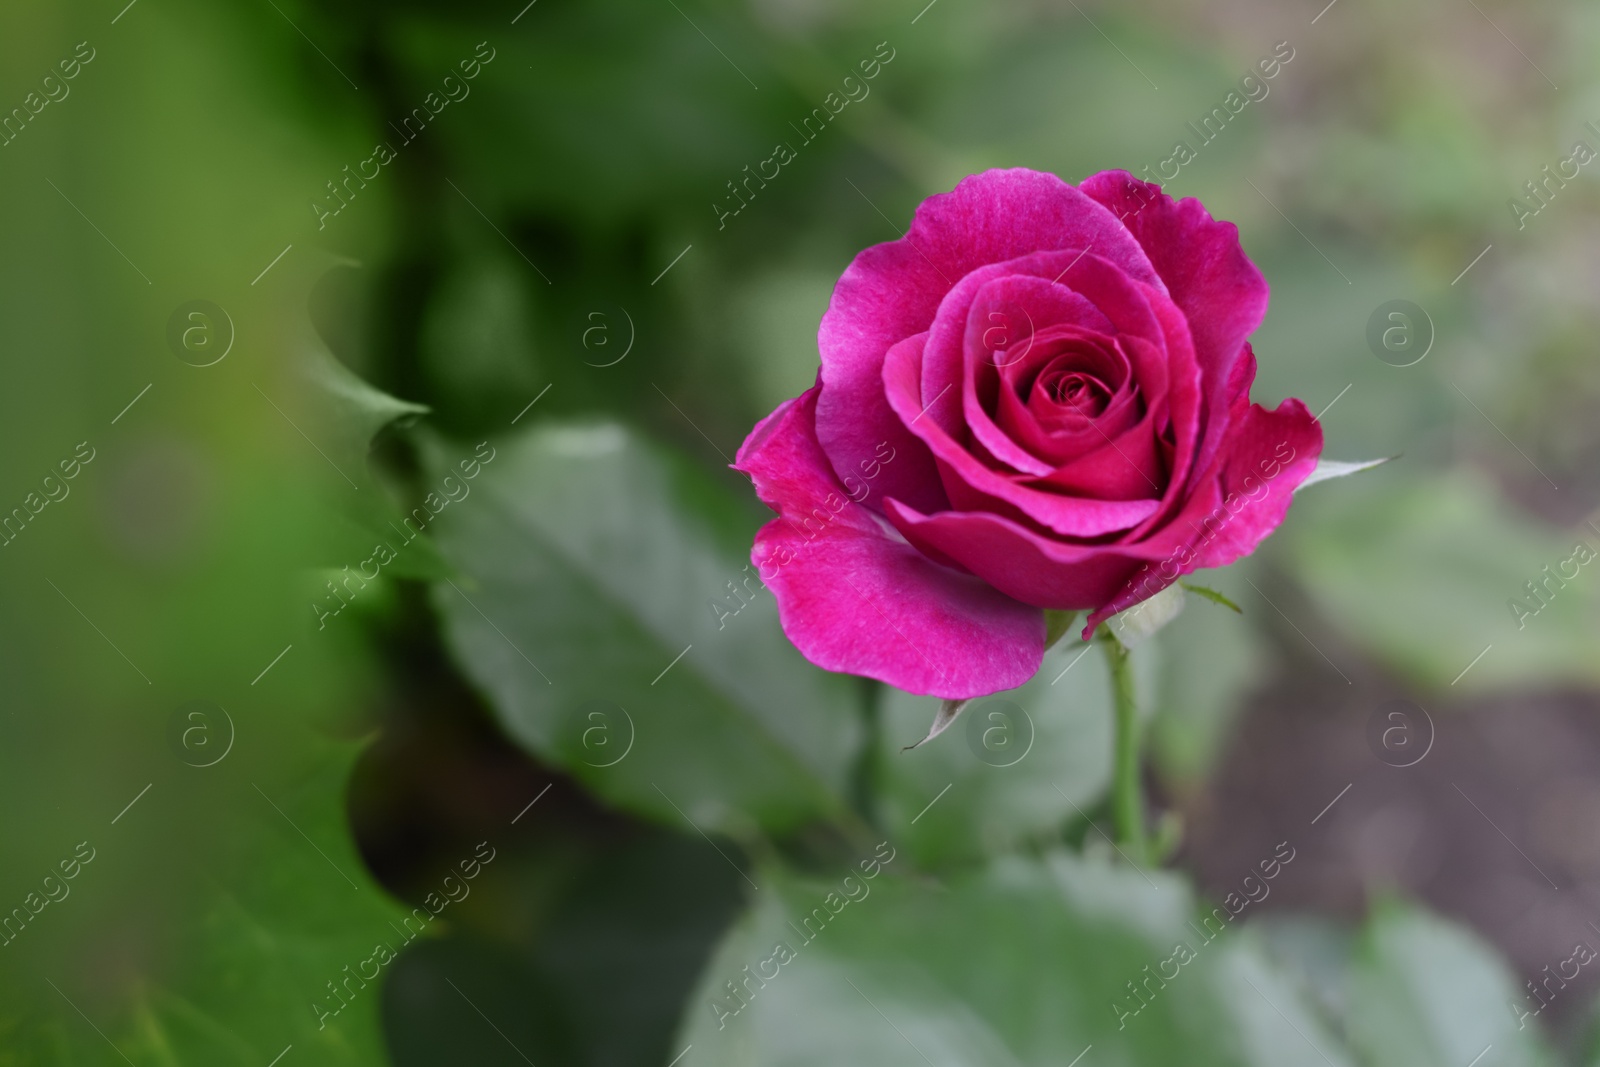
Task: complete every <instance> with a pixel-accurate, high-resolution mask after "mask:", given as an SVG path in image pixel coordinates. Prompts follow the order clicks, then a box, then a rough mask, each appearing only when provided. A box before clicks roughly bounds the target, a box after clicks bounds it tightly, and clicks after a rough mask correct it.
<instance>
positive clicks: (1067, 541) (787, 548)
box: [734, 170, 1322, 699]
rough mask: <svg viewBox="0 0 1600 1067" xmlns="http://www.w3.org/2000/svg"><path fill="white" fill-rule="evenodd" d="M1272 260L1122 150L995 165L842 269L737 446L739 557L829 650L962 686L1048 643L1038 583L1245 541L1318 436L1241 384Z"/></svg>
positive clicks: (1077, 586)
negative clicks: (809, 346)
mask: <svg viewBox="0 0 1600 1067" xmlns="http://www.w3.org/2000/svg"><path fill="white" fill-rule="evenodd" d="M1266 307H1267V284H1266V282H1265V280H1264V279H1263V278H1262V276H1261V273H1260V272H1259V271H1258V270H1256V268H1255V266H1254V265H1253V264H1252V263H1251V262H1250V260H1249V259H1248V258H1247V257H1246V256H1245V254H1244V251H1243V250H1242V249H1241V248H1240V246H1239V237H1238V230H1237V228H1236V227H1235V226H1234V225H1233V224H1232V223H1227V222H1218V221H1216V220H1214V219H1212V218H1211V216H1210V215H1209V214H1208V213H1207V212H1206V210H1205V208H1203V207H1202V206H1201V205H1200V203H1199V202H1198V201H1196V200H1194V199H1185V200H1181V201H1174V200H1173V199H1172V198H1171V197H1169V196H1167V195H1165V194H1164V193H1162V192H1161V191H1160V188H1159V187H1158V186H1155V185H1151V184H1149V183H1146V182H1142V181H1139V180H1138V179H1136V178H1134V177H1132V176H1131V175H1129V174H1127V173H1126V172H1124V171H1107V172H1103V173H1100V174H1096V175H1094V176H1093V177H1091V178H1089V179H1088V180H1087V181H1085V182H1084V183H1083V184H1082V185H1080V186H1078V187H1076V188H1075V187H1073V186H1071V185H1069V184H1067V183H1066V182H1064V181H1062V180H1061V179H1059V178H1057V177H1055V176H1054V175H1051V174H1043V173H1039V172H1036V171H1030V170H1004V171H1000V170H996V171H988V172H986V173H983V174H978V175H974V176H972V177H969V178H966V179H965V180H963V181H962V182H961V183H960V184H959V185H958V186H957V187H956V188H955V190H954V191H953V192H950V193H946V194H943V195H939V196H934V197H931V198H929V199H928V200H926V201H924V202H923V203H922V205H921V206H920V207H919V208H918V209H917V212H916V218H915V220H914V221H913V223H912V226H911V229H910V231H909V232H908V233H907V234H906V236H905V237H904V238H902V239H901V240H898V241H890V242H888V243H887V244H881V245H877V246H874V247H872V248H869V249H867V250H866V251H864V252H862V253H861V254H860V255H858V256H857V257H856V258H855V260H854V262H852V263H851V264H850V266H849V268H848V269H846V270H845V272H844V275H843V276H842V277H841V278H840V279H839V283H838V286H837V287H836V288H835V290H834V293H833V299H832V301H831V302H830V304H829V306H828V310H827V312H826V314H824V316H823V318H822V326H821V330H820V332H819V335H818V343H819V346H820V349H821V356H822V366H821V369H820V371H819V372H818V376H817V383H816V385H814V386H813V387H812V388H811V389H809V390H807V391H806V392H805V393H803V394H802V395H801V396H799V397H796V398H795V399H793V400H789V401H786V402H785V403H783V404H782V405H780V406H779V407H778V409H777V410H776V411H774V412H773V413H772V414H770V415H768V416H767V417H766V418H765V419H763V420H762V421H761V422H760V423H759V424H757V425H756V427H755V429H754V430H752V431H751V433H750V436H749V438H748V439H747V440H746V441H745V442H744V445H743V446H742V447H741V448H740V450H739V456H738V459H737V460H736V462H735V464H734V466H735V467H736V468H737V469H739V470H742V471H744V472H746V473H748V474H749V475H750V476H751V477H752V479H753V480H754V482H755V486H756V491H757V493H758V494H759V495H760V497H761V499H762V500H763V501H764V502H765V503H767V504H768V505H769V506H770V507H772V508H773V510H775V511H776V512H777V513H778V517H777V518H776V519H774V520H772V521H771V522H769V523H768V524H767V525H766V526H765V527H763V528H762V530H761V531H760V533H759V534H758V535H757V537H756V542H755V547H754V550H753V553H752V562H753V563H754V564H755V565H756V568H757V570H758V572H759V573H760V575H761V577H762V580H763V581H765V582H766V584H767V585H768V586H769V587H770V588H771V589H772V591H773V594H774V596H775V597H776V598H777V602H778V611H779V616H780V619H781V621H782V623H783V628H784V632H785V633H787V634H788V636H789V638H790V640H792V641H793V642H794V643H795V645H796V646H797V647H798V648H799V649H800V651H801V652H802V653H804V654H805V656H806V657H807V658H808V659H810V660H811V661H812V662H814V663H816V664H818V665H819V666H822V667H825V668H828V669H830V670H836V671H845V672H850V673H854V674H862V675H867V676H869V677H872V678H876V679H879V680H880V681H884V682H888V683H889V684H891V685H895V686H898V687H899V688H901V689H904V690H907V691H909V692H912V693H921V694H932V695H935V696H940V697H946V698H957V699H959V698H965V697H973V696H980V695H984V694H987V693H992V692H997V691H999V690H1001V689H1008V688H1012V687H1014V686H1017V685H1021V684H1022V683H1023V682H1025V681H1027V679H1028V678H1030V677H1031V676H1032V675H1033V674H1034V672H1035V671H1037V669H1038V667H1039V662H1040V659H1041V658H1042V656H1043V652H1044V644H1045V618H1044V613H1043V611H1042V610H1041V609H1046V608H1051V609H1058V610H1089V611H1090V612H1091V614H1090V615H1089V617H1088V622H1087V625H1086V626H1085V628H1084V632H1083V636H1084V637H1085V638H1088V637H1089V636H1090V635H1091V634H1092V632H1093V630H1094V628H1095V627H1096V626H1098V625H1099V623H1100V622H1101V621H1102V620H1104V619H1105V618H1106V617H1107V616H1109V615H1111V614H1113V613H1115V612H1118V611H1122V610H1124V609H1126V608H1128V607H1129V606H1131V605H1133V604H1135V603H1138V602H1140V601H1142V600H1145V599H1147V598H1148V597H1150V596H1153V595H1154V594H1155V593H1157V592H1159V591H1160V590H1161V589H1164V588H1165V587H1167V586H1168V585H1171V584H1172V583H1173V582H1174V581H1176V580H1177V579H1178V577H1179V576H1180V575H1182V574H1187V573H1189V572H1191V571H1193V570H1195V569H1196V568H1200V567H1220V566H1223V565H1225V564H1227V563H1231V562H1232V561H1233V560H1235V559H1237V558H1239V557H1240V556H1243V555H1246V554H1248V553H1249V552H1250V551H1252V550H1253V549H1254V548H1255V546H1256V545H1257V544H1258V543H1259V542H1260V541H1261V540H1262V538H1264V537H1266V535H1267V534H1269V533H1271V532H1272V530H1273V529H1274V528H1276V527H1277V525H1278V524H1279V523H1280V522H1281V521H1282V520H1283V517H1284V514H1285V512H1286V511H1287V510H1288V507H1289V501H1290V497H1291V495H1292V493H1293V491H1294V489H1295V487H1296V486H1297V485H1299V484H1300V483H1301V482H1302V481H1304V480H1305V478H1306V477H1307V476H1308V475H1309V474H1310V473H1311V472H1312V470H1313V469H1314V468H1315V466H1316V462H1317V458H1318V455H1319V454H1320V452H1321V450H1322V432H1321V428H1320V427H1319V426H1318V424H1317V421H1316V420H1315V419H1314V418H1313V417H1312V416H1311V415H1310V413H1309V412H1308V411H1307V410H1306V407H1305V405H1304V404H1302V403H1301V402H1300V401H1298V400H1292V399H1291V400H1285V401H1284V402H1283V403H1282V404H1280V405H1279V406H1278V408H1277V409H1276V410H1271V411H1269V410H1267V409H1265V408H1263V407H1261V406H1260V405H1257V404H1252V403H1251V402H1250V396H1249V393H1250V385H1251V382H1252V381H1253V380H1254V378H1255V366H1256V364H1255V357H1254V354H1253V353H1252V352H1251V349H1250V345H1249V344H1248V343H1247V341H1246V338H1247V337H1248V336H1249V335H1250V333H1251V331H1253V330H1254V329H1255V328H1256V326H1257V325H1258V324H1259V323H1260V322H1261V319H1262V316H1263V315H1264V314H1265V312H1266Z"/></svg>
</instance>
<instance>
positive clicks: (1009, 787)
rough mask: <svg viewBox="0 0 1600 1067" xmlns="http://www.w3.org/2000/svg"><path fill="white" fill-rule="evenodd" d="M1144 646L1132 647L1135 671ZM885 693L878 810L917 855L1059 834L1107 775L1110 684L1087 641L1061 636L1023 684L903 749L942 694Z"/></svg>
mask: <svg viewBox="0 0 1600 1067" xmlns="http://www.w3.org/2000/svg"><path fill="white" fill-rule="evenodd" d="M1149 651H1150V650H1149V649H1148V648H1146V649H1141V650H1139V651H1138V652H1137V653H1135V654H1134V663H1135V669H1136V671H1140V670H1141V668H1145V667H1148V666H1149V662H1148V661H1149V660H1150V658H1151V657H1150V656H1149V655H1148V653H1149ZM1147 674H1148V671H1144V672H1143V675H1147ZM1143 675H1142V676H1143ZM1146 680H1148V679H1146ZM1150 692H1151V689H1150V687H1149V686H1148V685H1145V686H1143V687H1141V694H1142V695H1145V694H1149V693H1150ZM883 694H884V695H883V737H882V740H881V742H880V744H881V756H880V767H881V771H882V777H881V781H880V784H879V790H880V798H879V806H880V809H881V810H880V814H881V816H882V818H883V820H884V825H885V826H886V827H887V828H888V829H889V831H890V832H891V833H892V835H893V837H894V840H895V841H897V842H900V843H901V844H902V847H904V848H905V849H906V851H907V852H908V853H910V854H911V855H912V856H913V857H914V858H915V860H916V862H918V863H920V864H923V865H945V864H953V863H964V862H971V861H973V860H975V859H978V858H980V857H982V856H984V855H989V854H993V853H996V852H1005V851H1009V850H1011V849H1014V848H1017V847H1019V846H1020V845H1021V844H1023V843H1024V842H1026V841H1029V840H1030V839H1035V838H1045V839H1055V838H1056V837H1057V835H1058V834H1059V831H1060V829H1061V827H1062V826H1063V825H1065V824H1067V823H1071V822H1075V821H1077V820H1079V819H1080V818H1081V817H1082V816H1081V813H1082V812H1083V811H1085V810H1086V809H1088V808H1092V807H1093V806H1094V805H1095V803H1096V802H1097V801H1098V799H1099V798H1100V796H1101V794H1103V793H1104V791H1105V789H1106V787H1107V786H1108V785H1109V784H1110V781H1111V687H1110V684H1109V682H1108V681H1107V679H1106V670H1105V664H1104V663H1103V662H1102V657H1101V656H1100V655H1099V654H1097V653H1096V652H1095V651H1094V649H1093V647H1092V646H1091V645H1089V644H1086V643H1084V642H1082V641H1078V640H1074V639H1070V638H1069V639H1066V640H1063V641H1061V642H1060V643H1059V644H1058V645H1056V647H1054V648H1052V649H1051V650H1050V651H1048V652H1046V653H1045V657H1044V663H1043V665H1042V666H1041V667H1040V668H1039V673H1038V674H1036V675H1035V676H1034V677H1033V679H1032V680H1030V681H1029V682H1028V684H1026V685H1024V686H1022V687H1021V688H1020V689H1012V690H1009V691H1007V692H1003V693H996V694H994V695H993V696H988V697H983V698H980V699H978V700H974V701H972V702H971V705H970V706H969V707H968V708H967V709H966V710H965V711H963V712H962V716H961V719H960V721H959V724H958V726H957V728H956V729H954V730H950V731H947V732H946V733H944V735H943V736H941V737H939V738H938V739H937V740H935V741H933V742H931V743H929V744H925V745H922V746H920V747H918V748H916V749H915V750H913V751H909V752H903V751H901V748H902V746H904V745H906V744H909V743H910V742H911V741H914V740H916V738H918V737H920V736H922V735H923V734H924V733H926V731H927V729H928V726H927V724H928V722H929V721H930V719H931V718H932V717H933V715H934V714H935V713H936V711H937V709H938V707H939V701H938V700H937V699H936V698H934V697H918V696H911V695H910V694H908V693H903V692H901V691H900V690H898V689H891V688H885V689H884V690H883ZM1146 699H1148V698H1146ZM946 790H948V795H946Z"/></svg>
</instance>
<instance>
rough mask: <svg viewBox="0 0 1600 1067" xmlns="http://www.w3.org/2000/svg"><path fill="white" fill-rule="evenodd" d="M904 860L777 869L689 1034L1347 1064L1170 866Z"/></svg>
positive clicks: (714, 1045)
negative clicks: (945, 867)
mask: <svg viewBox="0 0 1600 1067" xmlns="http://www.w3.org/2000/svg"><path fill="white" fill-rule="evenodd" d="M878 855H879V857H882V856H885V855H892V853H890V852H888V851H887V846H880V847H879V852H878ZM868 859H870V857H863V860H868ZM905 862H906V860H905V858H904V857H898V858H895V859H893V860H892V861H891V862H889V863H887V864H884V865H883V871H882V873H879V874H878V875H877V876H876V877H875V878H872V879H868V878H865V877H863V875H864V873H865V871H867V870H870V869H871V868H870V867H868V868H864V869H851V870H849V871H845V870H841V871H840V872H839V875H838V877H837V878H834V879H830V880H827V881H810V880H801V879H799V878H796V877H794V876H790V875H784V874H782V873H781V872H779V871H776V870H764V871H762V872H761V874H760V877H761V880H762V891H761V893H760V894H758V895H757V897H756V899H755V906H754V909H753V910H752V911H751V913H750V914H749V915H748V916H747V917H746V918H745V919H744V920H743V921H742V922H741V923H740V924H739V926H738V927H736V928H735V930H734V931H733V933H732V934H730V936H729V937H728V939H727V940H726V942H724V944H723V945H722V947H721V949H720V950H719V951H718V952H717V954H716V956H715V957H713V959H712V961H711V964H710V966H709V967H707V969H706V970H705V972H704V974H703V975H702V976H701V980H700V984H699V987H698V989H697V990H696V992H695V994H694V995H693V996H692V997H691V998H690V1003H689V1014H688V1018H687V1020H686V1021H685V1023H684V1026H683V1030H682V1031H681V1033H680V1035H679V1040H678V1042H677V1043H678V1045H679V1046H680V1047H682V1046H684V1045H693V1047H694V1053H693V1055H694V1056H695V1057H696V1062H698V1063H701V1064H706V1065H709V1067H715V1065H720V1064H741V1065H757V1067H759V1065H763V1064H784V1065H786V1067H805V1065H809V1064H817V1065H823V1064H826V1065H829V1067H831V1065H834V1064H839V1063H872V1064H885V1065H898V1064H904V1065H906V1067H926V1065H927V1064H929V1063H940V1064H943V1063H986V1064H991V1065H1001V1064H1013V1065H1019V1064H1030V1065H1034V1064H1036V1065H1039V1067H1045V1065H1050V1067H1062V1065H1065V1064H1070V1063H1072V1062H1073V1061H1074V1060H1076V1059H1078V1058H1079V1057H1082V1056H1084V1054H1085V1052H1087V1051H1088V1050H1089V1049H1090V1048H1091V1046H1092V1048H1093V1050H1094V1051H1093V1052H1089V1053H1088V1055H1089V1057H1092V1062H1095V1063H1128V1064H1133V1063H1140V1064H1144V1063H1149V1064H1175V1063H1183V1064H1186V1065H1195V1067H1204V1065H1210V1064H1219V1065H1220V1064H1230V1065H1233V1064H1251V1065H1255V1064H1260V1065H1262V1067H1266V1065H1269V1064H1270V1065H1271V1067H1290V1065H1292V1067H1302V1065H1303V1067H1312V1065H1316V1067H1328V1065H1329V1064H1332V1065H1334V1067H1345V1065H1347V1064H1348V1063H1349V1062H1350V1061H1349V1060H1348V1058H1347V1057H1345V1056H1344V1055H1342V1054H1341V1052H1340V1050H1339V1048H1338V1046H1337V1045H1336V1044H1335V1043H1334V1041H1333V1040H1332V1038H1330V1037H1329V1036H1328V1034H1327V1033H1326V1031H1325V1029H1324V1028H1323V1027H1322V1026H1321V1025H1320V1024H1319V1023H1318V1021H1317V1019H1316V1018H1315V1016H1314V1015H1313V1014H1312V1013H1311V1012H1310V1011H1308V1010H1307V1009H1306V1007H1305V1006H1304V1005H1303V1004H1302V1003H1301V1002H1300V1001H1299V999H1298V997H1297V996H1296V995H1295V994H1294V993H1293V992H1292V991H1291V990H1290V989H1288V988H1286V987H1285V984H1284V982H1283V980H1282V978H1281V976H1280V975H1279V974H1278V973H1277V971H1276V970H1275V968H1273V967H1272V966H1271V965H1270V964H1269V963H1268V961H1267V960H1266V958H1265V956H1264V955H1263V953H1262V952H1261V951H1260V949H1259V947H1258V946H1257V944H1256V941H1255V939H1254V938H1253V937H1252V936H1251V935H1250V934H1249V932H1248V931H1235V930H1233V929H1232V928H1230V927H1229V926H1227V925H1226V923H1224V922H1222V921H1220V920H1216V919H1213V923H1214V924H1215V927H1216V929H1218V930H1220V932H1212V933H1210V934H1209V935H1208V934H1207V933H1206V930H1205V928H1204V927H1202V926H1201V925H1200V923H1199V922H1198V919H1199V916H1198V915H1197V913H1196V912H1195V908H1194V902H1193V899H1192V897H1191V896H1190V894H1189V891H1188V889H1187V888H1186V886H1185V885H1184V884H1183V882H1182V881H1180V880H1179V879H1178V878H1176V877H1175V876H1173V875H1171V874H1167V873H1164V872H1151V873H1150V874H1148V875H1146V874H1142V873H1140V872H1138V871H1135V870H1132V869H1129V868H1127V867H1122V866H1117V867H1112V866H1107V865H1104V864H1100V863H1096V862H1089V861H1085V860H1081V859H1075V858H1072V857H1070V856H1066V855H1063V854H1060V853H1056V854H1052V855H1049V856H1047V857H1046V858H1044V859H1043V860H1023V859H1018V858H1013V859H1006V860H1002V861H999V862H997V863H996V864H995V865H994V866H993V867H992V868H990V869H987V870H984V871H981V872H975V873H973V874H970V875H966V876H963V877H961V878H959V879H954V880H952V881H950V882H949V883H947V884H944V885H933V884H930V883H928V882H926V881H923V880H919V879H913V878H910V877H907V876H906V875H907V872H906V871H904V870H902V869H900V865H901V864H904V863H905ZM847 874H848V875H849V876H850V877H849V879H848V880H846V877H845V876H846V875H847ZM1224 914H1225V913H1224ZM1208 936H1209V938H1210V940H1208ZM1180 944H1182V945H1184V946H1185V947H1186V949H1187V958H1188V962H1186V963H1181V964H1180V963H1178V962H1177V960H1178V954H1177V953H1176V948H1177V946H1178V945H1180ZM779 945H782V946H784V949H777V948H776V946H779ZM785 950H786V951H785ZM768 961H771V962H768ZM1164 961H1170V963H1169V966H1168V970H1167V973H1168V975H1169V977H1168V979H1167V980H1165V981H1163V980H1162V978H1161V977H1160V976H1159V975H1158V973H1157V972H1158V969H1160V968H1161V967H1162V965H1163V962H1164ZM746 968H748V970H746ZM1146 982H1148V985H1145V984H1144V983H1146ZM1135 984H1138V985H1139V988H1141V989H1145V990H1147V991H1148V992H1147V993H1146V994H1145V996H1146V998H1147V999H1146V1000H1145V1001H1142V1000H1140V999H1138V998H1137V997H1136V996H1135V994H1134V993H1133V992H1132V991H1131V987H1132V986H1133V985H1135ZM1252 985H1253V986H1254V987H1255V988H1254V989H1252V988H1251V986H1252ZM736 994H737V995H736ZM1141 1004H1143V1007H1142V1008H1139V1010H1137V1011H1135V1010H1134V1009H1135V1008H1137V1007H1138V1006H1139V1005H1141ZM818 1020H826V1024H825V1025H819V1024H818ZM1084 1062H1091V1060H1090V1059H1085V1060H1084Z"/></svg>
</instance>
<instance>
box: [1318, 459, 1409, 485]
mask: <svg viewBox="0 0 1600 1067" xmlns="http://www.w3.org/2000/svg"><path fill="white" fill-rule="evenodd" d="M1399 458H1400V457H1398V456H1384V457H1383V458H1382V459H1368V460H1362V461H1360V462H1356V463H1345V462H1342V461H1340V460H1337V459H1326V458H1320V457H1319V458H1318V459H1317V465H1316V467H1315V468H1313V469H1312V471H1311V473H1310V474H1309V475H1307V476H1306V480H1305V481H1303V482H1301V483H1300V484H1299V485H1297V486H1295V487H1294V491H1295V492H1297V493H1298V492H1299V491H1300V490H1302V489H1305V488H1307V487H1308V486H1313V485H1316V484H1317V483H1318V482H1326V481H1331V480H1333V479H1334V478H1345V477H1348V476H1350V475H1352V474H1356V473H1358V472H1360V471H1369V470H1371V469H1372V468H1374V467H1381V466H1383V465H1384V464H1385V463H1388V462H1389V461H1390V460H1392V459H1399Z"/></svg>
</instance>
